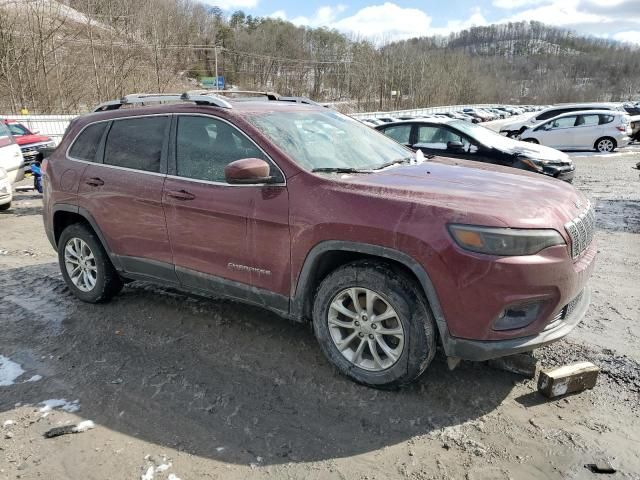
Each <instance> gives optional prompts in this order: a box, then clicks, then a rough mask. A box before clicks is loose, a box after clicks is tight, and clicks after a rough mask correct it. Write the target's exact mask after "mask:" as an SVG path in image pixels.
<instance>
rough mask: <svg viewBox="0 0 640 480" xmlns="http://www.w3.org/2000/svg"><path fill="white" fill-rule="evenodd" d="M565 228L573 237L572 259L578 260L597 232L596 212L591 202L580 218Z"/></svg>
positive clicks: (567, 224)
mask: <svg viewBox="0 0 640 480" xmlns="http://www.w3.org/2000/svg"><path fill="white" fill-rule="evenodd" d="M564 228H565V229H566V230H567V233H568V234H569V237H571V257H572V258H577V257H578V256H580V254H581V253H582V252H584V251H585V250H586V249H587V247H588V246H589V245H590V244H591V241H592V240H593V235H594V233H595V231H596V211H595V208H593V205H591V202H589V204H588V205H587V208H586V209H585V210H584V211H583V212H582V213H581V214H580V216H579V217H577V218H574V219H573V220H572V221H570V222H568V223H566V224H565V225H564Z"/></svg>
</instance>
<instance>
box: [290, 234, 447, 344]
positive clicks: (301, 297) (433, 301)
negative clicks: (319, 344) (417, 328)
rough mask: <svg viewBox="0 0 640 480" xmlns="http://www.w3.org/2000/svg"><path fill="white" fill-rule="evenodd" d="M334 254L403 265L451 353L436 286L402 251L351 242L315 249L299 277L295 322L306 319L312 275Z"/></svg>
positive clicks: (294, 300) (292, 312) (293, 306)
mask: <svg viewBox="0 0 640 480" xmlns="http://www.w3.org/2000/svg"><path fill="white" fill-rule="evenodd" d="M331 251H346V252H354V253H362V254H365V255H371V256H374V257H380V258H385V259H388V260H392V261H394V262H397V263H400V264H402V265H404V266H405V267H407V268H408V269H409V270H411V271H412V272H413V274H414V275H415V276H416V277H417V279H418V281H419V282H420V286H421V287H422V290H423V291H424V293H425V296H426V297H427V301H428V302H429V307H430V308H431V312H432V313H433V316H434V318H435V320H436V325H437V327H438V331H439V333H440V338H441V339H442V344H443V346H444V347H445V350H446V349H447V345H448V339H449V338H450V335H449V328H448V327H447V321H446V319H445V317H444V314H443V312H442V307H441V306H440V301H439V300H438V294H437V293H436V289H435V287H434V286H433V282H432V281H431V277H430V276H429V274H428V273H427V271H426V270H425V269H424V267H423V266H422V265H421V264H420V263H419V262H418V261H417V260H415V259H414V258H413V257H411V256H409V255H407V254H406V253H404V252H401V251H399V250H395V249H393V248H389V247H383V246H380V245H373V244H368V243H357V242H349V241H344V240H325V241H323V242H320V243H318V244H317V245H316V246H315V247H313V248H312V249H311V251H309V253H308V254H307V257H306V258H305V261H304V264H303V266H302V270H301V271H300V275H299V276H298V282H297V285H296V289H295V292H294V293H293V295H292V298H291V307H290V316H291V317H292V318H296V319H302V318H303V317H304V304H305V301H306V300H307V295H309V294H310V292H308V290H309V282H310V279H311V278H312V273H313V271H314V270H315V269H316V268H317V266H318V262H319V260H320V257H321V256H322V255H323V254H325V253H327V252H331Z"/></svg>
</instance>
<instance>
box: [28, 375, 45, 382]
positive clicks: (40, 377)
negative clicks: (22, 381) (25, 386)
mask: <svg viewBox="0 0 640 480" xmlns="http://www.w3.org/2000/svg"><path fill="white" fill-rule="evenodd" d="M40 380H42V375H34V376H33V377H31V378H30V379H29V380H27V382H37V381H40Z"/></svg>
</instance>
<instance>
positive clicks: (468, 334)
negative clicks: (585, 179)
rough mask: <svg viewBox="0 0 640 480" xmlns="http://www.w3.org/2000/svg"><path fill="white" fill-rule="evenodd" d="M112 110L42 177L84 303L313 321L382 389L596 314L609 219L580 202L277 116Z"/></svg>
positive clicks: (256, 110) (332, 124)
mask: <svg viewBox="0 0 640 480" xmlns="http://www.w3.org/2000/svg"><path fill="white" fill-rule="evenodd" d="M267 98H270V97H267ZM154 101H161V102H164V103H165V104H163V105H148V104H150V103H153V102H154ZM143 103H144V104H146V105H148V106H141V105H142V104H143ZM122 107H131V108H122ZM99 110H100V111H99V112H97V113H93V114H89V115H85V116H82V117H79V118H77V119H76V120H74V121H73V122H72V124H71V125H70V126H69V128H68V130H67V132H66V134H65V136H64V138H63V140H62V142H61V144H60V145H59V147H58V148H57V149H56V150H55V152H53V154H52V155H51V156H50V157H49V158H48V159H47V160H45V162H44V164H43V170H44V172H45V173H44V206H45V208H44V222H45V227H46V232H47V235H48V237H49V240H50V241H51V243H52V244H53V245H54V247H55V248H57V250H58V253H59V261H60V268H61V271H62V275H63V277H64V279H65V281H66V282H67V284H68V286H69V289H70V290H71V291H72V292H73V293H74V294H75V295H76V296H77V297H78V298H80V299H81V300H84V301H87V302H103V301H106V300H108V299H109V298H111V297H112V296H113V295H115V294H117V293H118V291H119V290H120V289H121V288H122V286H123V283H124V282H125V281H126V280H134V279H140V280H150V281H154V282H162V283H165V284H169V285H175V286H178V287H182V288H184V289H188V290H193V291H198V292H211V293H214V294H216V295H221V296H226V297H230V298H234V299H237V300H241V301H245V302H250V303H253V304H256V305H260V306H262V307H264V308H267V309H270V310H272V311H274V312H276V313H278V314H280V315H282V316H284V317H287V318H290V319H292V320H295V321H301V322H308V321H310V322H312V323H313V327H314V331H315V335H316V337H317V338H318V341H319V343H320V346H321V348H322V350H323V352H324V353H325V355H326V356H327V358H328V359H329V360H330V361H331V362H332V363H333V364H334V365H335V366H336V367H337V368H338V369H339V370H340V371H341V372H342V373H344V374H346V375H348V376H350V377H351V378H353V379H354V380H356V381H358V382H361V383H364V384H367V385H371V386H376V387H393V386H398V385H402V384H406V383H408V382H410V381H412V380H414V379H416V378H417V377H418V376H419V375H420V374H421V373H422V372H423V371H424V370H425V369H426V368H427V366H428V365H429V362H430V361H431V359H432V358H433V356H434V354H435V350H436V346H437V345H441V346H442V348H443V350H444V353H445V354H446V355H447V356H448V357H451V359H452V360H453V361H454V363H455V361H457V360H459V359H469V360H485V359H489V358H493V357H498V356H502V355H508V354H511V353H515V352H521V351H527V350H531V349H533V348H535V347H538V346H540V345H544V344H547V343H549V342H552V341H555V340H558V339H559V338H562V337H563V336H565V335H566V334H567V333H569V331H571V329H572V328H573V327H575V325H576V324H577V323H578V322H579V321H580V319H581V318H582V316H583V315H584V313H585V311H586V309H587V307H588V304H589V290H588V287H587V280H588V279H589V277H590V275H591V272H592V270H593V266H594V258H595V253H596V247H595V245H594V242H592V238H593V232H594V209H593V206H592V205H591V204H590V203H589V201H588V200H587V199H586V198H584V197H583V196H582V195H580V194H579V193H578V192H576V190H575V189H574V188H573V187H571V186H570V185H568V184H567V183H564V182H556V181H550V180H547V179H546V178H544V177H543V176H541V175H537V174H532V173H528V172H523V171H520V170H516V169H513V168H505V167H498V166H493V165H485V164H481V163H478V162H467V161H463V160H451V159H446V158H434V159H430V160H428V161H424V159H423V158H420V156H419V155H416V154H415V153H414V152H412V151H411V150H409V149H407V148H405V147H404V146H402V145H399V144H398V143H396V142H394V141H393V140H391V139H389V138H387V137H385V136H384V135H382V134H381V133H380V132H376V131H375V130H373V129H370V128H368V127H366V126H365V125H363V124H361V123H360V122H358V121H356V120H353V119H352V118H349V117H347V116H344V115H341V114H339V113H337V112H334V111H332V110H329V109H326V108H322V107H318V106H314V105H306V104H302V103H293V102H287V101H279V100H278V98H277V97H274V98H273V99H270V100H267V99H265V100H260V99H253V100H247V99H237V100H236V99H233V100H231V99H224V98H222V97H221V96H219V95H217V94H214V93H210V92H196V93H193V92H192V93H186V94H183V95H182V96H179V95H173V96H172V95H164V96H157V95H156V96H153V95H150V96H145V95H142V96H140V95H138V96H129V97H125V98H123V99H122V100H119V101H113V102H108V103H107V104H104V105H102V106H100V107H99Z"/></svg>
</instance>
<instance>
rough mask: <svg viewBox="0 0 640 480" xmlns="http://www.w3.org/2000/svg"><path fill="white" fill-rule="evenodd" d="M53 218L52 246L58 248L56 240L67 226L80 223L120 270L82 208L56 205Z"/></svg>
mask: <svg viewBox="0 0 640 480" xmlns="http://www.w3.org/2000/svg"><path fill="white" fill-rule="evenodd" d="M52 210H53V211H52V216H53V222H52V223H53V238H52V240H53V241H52V243H53V246H54V247H55V248H56V249H57V248H58V240H59V239H60V235H61V234H62V232H63V231H64V229H65V228H67V227H68V226H69V225H73V224H74V223H82V224H84V225H86V226H87V227H89V228H90V229H91V230H92V231H93V232H94V233H95V234H96V236H97V237H98V240H100V243H101V244H102V246H103V247H104V249H105V251H106V252H107V255H108V256H109V259H110V260H111V262H112V263H113V265H114V267H115V268H116V269H118V270H119V269H120V263H119V261H118V257H117V255H114V254H113V253H112V250H111V249H110V248H109V243H108V242H107V240H106V238H105V236H104V234H103V233H102V230H100V227H99V226H98V224H97V223H96V221H95V219H94V218H93V216H92V215H91V214H90V213H89V212H88V211H87V210H86V209H84V208H82V207H78V206H76V205H69V204H57V205H55V206H54V207H53V209H52Z"/></svg>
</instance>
